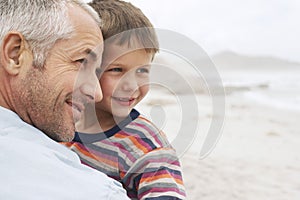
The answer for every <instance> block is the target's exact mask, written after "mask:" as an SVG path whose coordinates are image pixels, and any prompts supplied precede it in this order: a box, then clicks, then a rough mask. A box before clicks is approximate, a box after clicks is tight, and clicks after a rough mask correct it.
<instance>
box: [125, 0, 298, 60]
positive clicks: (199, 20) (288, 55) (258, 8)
mask: <svg viewBox="0 0 300 200" xmlns="http://www.w3.org/2000/svg"><path fill="white" fill-rule="evenodd" d="M127 1H129V2H131V3H132V4H134V5H136V6H137V7H139V8H141V10H142V11H143V12H144V13H145V14H146V16H147V17H148V18H149V19H150V20H151V21H152V23H153V24H154V26H155V27H157V28H162V29H169V30H173V31H176V32H178V33H181V34H184V35H185V36H187V37H189V38H190V39H192V40H194V41H195V42H197V43H198V44H199V45H200V46H201V47H202V48H203V49H204V50H205V51H206V52H207V53H208V54H210V55H212V54H214V53H217V52H220V51H223V50H232V51H235V52H237V53H243V54H250V55H266V56H276V57H280V58H285V59H288V60H294V61H299V62H300V0H185V1H183V0H127Z"/></svg>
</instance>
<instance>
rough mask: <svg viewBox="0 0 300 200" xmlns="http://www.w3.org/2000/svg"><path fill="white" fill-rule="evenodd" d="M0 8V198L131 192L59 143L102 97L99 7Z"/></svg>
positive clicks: (49, 0) (18, 1)
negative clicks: (85, 106) (84, 113)
mask: <svg viewBox="0 0 300 200" xmlns="http://www.w3.org/2000/svg"><path fill="white" fill-rule="evenodd" d="M0 8H1V10H0V24H1V29H0V160H1V165H0V177H1V178H0V199H9V200H14V199H30V200H32V199H55V200H57V199H64V200H65V199H72V200H73V199H118V200H120V199H128V198H127V197H126V194H125V191H124V190H123V189H122V188H121V186H120V184H119V183H118V182H116V181H114V180H112V179H109V178H108V177H107V176H105V175H104V174H102V173H100V172H98V171H95V170H93V169H91V168H88V167H86V166H83V165H81V164H80V161H79V159H78V157H77V156H76V155H75V154H74V153H72V152H71V151H70V150H68V149H66V148H65V147H63V146H61V145H60V144H58V143H57V141H69V140H71V139H72V138H73V137H74V129H75V128H74V122H76V121H77V120H78V119H79V118H80V116H81V113H82V112H83V110H84V105H85V104H86V103H91V102H94V101H99V100H101V98H102V94H101V89H100V85H99V83H98V75H99V71H100V69H99V68H100V62H101V54H102V49H103V48H102V47H101V46H99V44H101V43H102V42H103V41H102V40H103V39H102V35H101V31H100V29H99V28H98V27H99V21H100V20H99V18H98V16H97V15H96V13H95V12H94V11H93V10H92V9H91V8H90V7H88V6H87V5H86V4H84V3H82V2H80V1H79V0H73V1H71V0H39V1H38V0H14V1H11V0H0ZM97 22H98V23H97ZM82 77H85V78H84V79H83V78H82Z"/></svg>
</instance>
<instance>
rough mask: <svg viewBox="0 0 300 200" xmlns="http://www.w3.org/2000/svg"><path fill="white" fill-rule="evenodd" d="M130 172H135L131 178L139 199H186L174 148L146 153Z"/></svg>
mask: <svg viewBox="0 0 300 200" xmlns="http://www.w3.org/2000/svg"><path fill="white" fill-rule="evenodd" d="M130 171H131V172H135V173H132V174H131V175H132V177H131V178H132V179H133V180H132V182H133V183H134V185H133V187H135V189H136V191H137V194H138V199H149V200H151V199H160V200H163V199H168V200H171V199H185V197H186V194H185V189H184V185H183V180H182V172H181V167H180V163H179V159H178V157H177V156H176V152H175V150H174V149H172V148H158V149H155V150H153V151H151V152H148V153H146V154H145V155H144V156H143V157H141V158H140V159H138V160H137V161H136V163H135V164H134V166H132V167H131V169H130ZM127 174H128V173H127ZM129 174H130V172H129Z"/></svg>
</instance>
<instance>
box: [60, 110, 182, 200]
mask: <svg viewBox="0 0 300 200" xmlns="http://www.w3.org/2000/svg"><path fill="white" fill-rule="evenodd" d="M135 112H136V111H135ZM89 138H90V136H89ZM98 138H101V137H99V136H98ZM103 138H104V139H102V140H99V141H96V142H93V143H88V144H84V140H83V144H81V143H79V141H77V142H70V143H63V144H64V145H65V146H67V147H69V148H70V149H72V150H73V151H75V152H77V154H78V155H79V157H80V159H81V161H82V163H84V164H86V165H89V166H91V167H93V168H95V169H97V170H99V171H102V172H104V173H106V174H107V175H108V176H110V177H112V178H115V179H116V180H118V181H120V182H121V183H122V184H123V186H124V188H125V189H126V190H127V194H128V196H129V197H130V198H132V199H152V198H157V197H159V199H185V196H186V195H185V189H184V186H183V180H182V173H181V167H180V163H179V160H178V157H177V156H176V152H175V150H174V149H173V148H171V145H170V143H169V142H168V141H167V139H166V137H165V135H164V134H163V133H162V132H161V131H160V130H159V129H157V128H156V127H155V126H154V125H153V124H152V123H151V122H150V121H149V120H147V119H146V118H144V117H142V116H140V115H138V117H137V118H135V119H134V120H133V121H131V122H128V124H127V125H126V126H125V127H123V128H122V130H120V131H119V132H116V133H114V134H111V136H110V137H108V138H106V137H103ZM92 141H95V140H93V139H92Z"/></svg>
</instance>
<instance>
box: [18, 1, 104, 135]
mask: <svg viewBox="0 0 300 200" xmlns="http://www.w3.org/2000/svg"><path fill="white" fill-rule="evenodd" d="M69 16H70V18H71V21H72V24H73V25H74V29H75V31H74V33H73V34H72V36H71V37H70V38H69V39H65V40H60V41H57V42H56V43H55V45H54V46H53V48H52V49H51V50H50V52H49V54H48V56H47V58H46V63H45V66H44V68H43V69H39V68H36V67H31V68H29V70H28V71H27V73H26V75H25V76H24V77H23V78H22V80H21V82H20V83H19V90H18V92H17V94H16V95H18V98H20V95H21V98H20V102H19V103H20V106H23V109H26V112H27V115H28V116H29V118H30V120H31V122H30V123H31V124H33V125H34V126H36V127H37V128H38V129H40V130H42V131H43V132H45V133H46V134H47V135H48V136H49V137H51V138H52V139H54V140H56V141H70V140H72V139H73V137H74V131H75V125H74V123H75V122H76V121H78V120H79V118H80V117H81V113H83V110H84V106H85V104H86V103H91V101H100V100H101V99H102V94H101V89H100V85H99V80H98V77H97V76H98V75H99V74H98V73H100V72H99V70H100V64H101V54H102V50H103V48H102V44H103V39H102V34H101V31H100V29H99V27H98V26H97V24H96V22H94V20H93V19H92V18H91V17H90V16H89V15H88V14H87V13H85V11H83V10H82V9H81V8H79V7H70V9H69Z"/></svg>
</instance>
